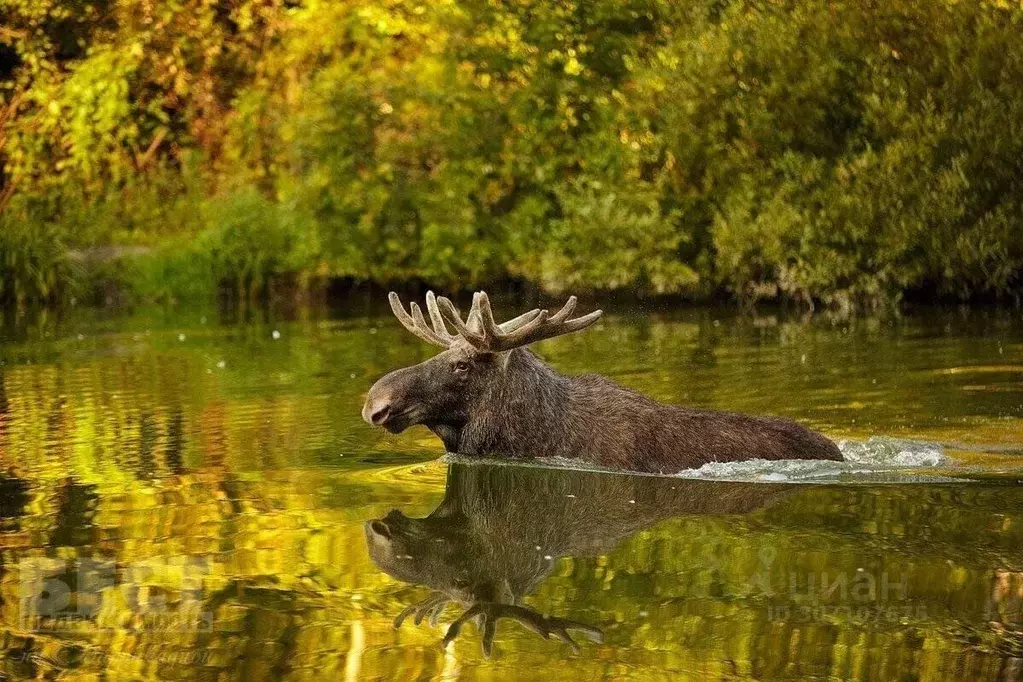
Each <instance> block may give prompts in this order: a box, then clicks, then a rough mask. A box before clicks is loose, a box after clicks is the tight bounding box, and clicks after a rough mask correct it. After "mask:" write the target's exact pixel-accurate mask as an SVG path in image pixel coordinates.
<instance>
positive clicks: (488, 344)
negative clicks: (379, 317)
mask: <svg viewBox="0 0 1023 682" xmlns="http://www.w3.org/2000/svg"><path fill="white" fill-rule="evenodd" d="M388 298H389V300H390V304H391V309H392V310H393V311H394V314H395V316H396V317H397V318H398V320H399V321H400V322H401V324H402V326H404V327H405V328H406V329H407V330H409V331H410V332H412V333H413V334H415V335H416V336H418V337H419V338H421V339H423V340H424V341H427V342H429V343H432V344H435V345H437V346H440V347H441V348H444V349H445V350H444V351H443V352H441V353H439V354H437V355H436V356H434V357H433V358H431V359H429V360H426V361H425V362H421V363H419V364H418V365H413V366H412V367H405V368H403V369H398V370H395V371H393V372H391V373H390V374H387V375H386V376H384V377H383V378H381V379H380V380H379V381H377V382H376V383H375V384H373V386H372V388H370V390H369V394H368V395H367V396H366V402H365V405H364V406H363V408H362V416H363V419H365V420H366V422H368V423H369V424H372V425H375V426H382V427H384V428H385V429H387V430H388V431H390V432H392V433H400V432H402V431H404V430H405V429H407V428H408V427H410V426H413V425H416V424H422V425H425V426H426V427H427V428H428V429H430V430H431V431H433V433H434V434H436V435H437V436H438V437H439V438H440V439H441V441H442V442H443V443H444V447H445V448H446V449H447V450H448V452H452V453H457V454H460V455H468V456H494V457H509V458H519V459H526V458H547V457H562V458H568V459H579V460H582V461H585V462H589V463H591V464H596V465H598V466H602V467H608V468H614V469H623V470H630V471H639V472H648V473H658V472H662V473H675V472H677V471H681V470H683V469H690V468H694V467H699V466H701V465H703V464H706V463H708V462H736V461H743V460H749V459H766V460H780V459H819V460H836V461H841V460H842V455H841V453H840V452H839V449H838V447H837V446H836V445H835V444H834V443H833V442H831V441H830V440H828V439H827V438H825V437H824V436H822V435H820V434H818V433H815V432H813V431H810V430H809V429H807V428H805V427H803V426H800V425H799V424H796V423H795V422H793V421H791V420H788V419H781V418H777V417H764V416H750V415H744V414H736V413H730V412H722V411H717V410H705V409H696V408H689V407H679V406H675V405H667V404H664V403H659V402H657V401H655V400H652V399H650V398H648V397H646V396H644V395H642V394H641V393H638V392H636V391H633V390H630V389H627V388H624V387H622V386H619V385H618V384H615V383H614V382H612V381H610V380H608V379H605V378H604V377H601V376H597V375H592V374H589V375H584V376H575V377H572V376H564V375H561V374H559V373H558V372H556V371H555V370H554V369H553V368H551V367H550V366H549V365H547V364H546V363H544V362H543V361H542V360H541V359H540V358H538V357H537V356H536V355H534V354H533V353H532V352H531V351H530V350H529V349H528V348H527V346H529V345H530V344H532V343H535V342H537V341H541V340H543V339H550V338H553V337H556V336H562V335H564V334H570V333H572V332H577V331H580V330H582V329H585V328H586V327H589V326H590V325H592V324H593V323H594V322H596V321H597V320H598V319H599V318H600V316H601V314H602V311H600V310H595V311H593V312H591V313H589V314H587V315H583V316H581V317H576V318H571V319H570V317H571V315H572V313H573V312H574V311H575V307H576V297H575V296H571V297H569V299H568V302H567V303H565V305H564V307H563V308H562V309H561V310H559V311H558V312H557V313H554V314H551V313H550V312H549V311H547V310H540V309H535V310H531V311H529V312H527V313H525V314H523V315H519V316H518V317H516V318H514V319H511V320H509V321H507V322H504V323H501V324H498V323H497V322H495V321H494V315H493V312H492V310H491V307H490V299H489V298H488V297H487V294H486V293H484V292H478V293H476V294H475V295H474V296H473V301H472V308H471V309H470V311H469V314H468V316H467V317H466V318H465V319H464V320H463V319H462V316H461V314H460V313H459V312H458V310H457V309H456V308H455V305H454V304H453V303H452V302H451V301H450V300H449V299H447V298H444V297H442V296H441V297H438V296H435V295H434V294H433V292H432V291H431V292H427V294H426V307H427V311H428V313H429V316H430V321H431V322H432V326H430V325H429V324H427V322H426V320H425V318H424V317H423V312H422V310H421V309H420V308H419V306H418V305H417V304H416V303H412V304H411V306H410V309H411V314H409V312H407V311H406V310H405V309H404V307H402V304H401V301H400V300H399V298H398V295H397V294H395V293H394V292H392V293H391V294H390V295H389V297H388ZM449 325H450V327H451V328H452V329H454V331H455V333H451V331H450V330H449V328H448V326H449Z"/></svg>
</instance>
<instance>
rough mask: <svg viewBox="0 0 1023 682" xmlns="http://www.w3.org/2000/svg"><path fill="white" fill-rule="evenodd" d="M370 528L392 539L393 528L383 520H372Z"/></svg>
mask: <svg viewBox="0 0 1023 682" xmlns="http://www.w3.org/2000/svg"><path fill="white" fill-rule="evenodd" d="M369 527H370V529H371V530H372V531H373V532H374V533H376V534H377V535H380V536H382V537H385V538H387V539H388V540H390V539H391V529H390V528H388V527H387V524H386V523H384V522H383V521H371V522H370V524H369Z"/></svg>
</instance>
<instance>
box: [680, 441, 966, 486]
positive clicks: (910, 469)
mask: <svg viewBox="0 0 1023 682" xmlns="http://www.w3.org/2000/svg"><path fill="white" fill-rule="evenodd" d="M838 447H839V450H841V451H842V456H843V457H845V461H844V462H832V461H828V460H802V459H788V460H777V461H770V460H764V459H751V460H746V461H744V462H709V463H707V464H704V465H703V466H701V467H699V468H697V469H687V470H685V471H681V472H679V473H678V476H680V477H681V478H704V479H714V480H729V481H800V482H825V481H837V480H841V481H854V480H864V481H870V482H872V483H877V482H879V481H883V480H892V481H908V480H920V478H921V476H923V477H924V478H926V479H927V480H929V481H936V480H953V479H950V478H948V477H946V476H941V475H937V474H936V473H933V472H927V471H926V470H927V469H933V468H935V467H942V466H947V465H949V464H951V459H949V457H948V456H947V455H945V448H944V447H943V446H942V445H941V444H940V443H929V442H924V441H912V440H904V439H899V438H887V437H884V436H875V437H872V438H869V439H867V440H866V441H862V442H861V441H849V440H843V441H840V442H839V444H838Z"/></svg>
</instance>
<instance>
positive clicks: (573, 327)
mask: <svg viewBox="0 0 1023 682" xmlns="http://www.w3.org/2000/svg"><path fill="white" fill-rule="evenodd" d="M577 301H578V299H576V297H575V296H570V297H569V298H568V302H567V303H565V305H564V307H562V309H561V310H559V311H558V312H557V313H555V314H554V315H551V314H550V313H549V312H548V311H546V310H531V311H529V312H528V313H525V314H524V315H519V316H518V317H516V318H515V319H513V320H509V321H508V322H505V323H504V324H501V325H498V324H497V323H496V322H495V321H494V313H493V311H492V310H491V309H490V298H489V297H488V296H487V294H486V293H485V292H482V291H481V292H479V293H477V294H476V295H475V296H473V300H472V307H473V311H475V312H476V315H475V316H474V315H473V312H470V313H469V318H468V320H467V321H465V322H463V321H462V318H461V317H460V316H459V314H458V311H457V310H456V309H455V306H454V304H452V303H451V301H449V300H448V299H446V298H444V297H441V298H439V299H437V303H438V304H439V305H440V312H441V314H442V315H443V317H444V320H445V321H446V322H448V323H450V324H451V326H453V327H454V328H455V330H456V331H457V332H458V334H459V335H460V336H461V337H462V338H463V339H465V340H466V341H467V342H469V343H470V344H471V345H473V346H475V347H476V348H477V349H479V350H483V351H490V352H493V353H497V352H501V351H508V350H512V349H513V348H520V347H522V346H528V345H529V344H531V343H536V342H537V341H542V340H543V339H550V338H553V337H555V336H562V335H564V334H571V333H572V332H577V331H579V330H580V329H585V328H586V327H588V326H590V325H591V324H593V323H594V322H596V321H597V320H598V319H599V318H600V316H601V315H602V314H603V311H600V310H595V311H593V312H592V313H590V314H588V315H583V316H582V317H577V318H575V319H572V320H570V319H568V316H569V315H571V314H572V311H573V310H575V305H576V302H577Z"/></svg>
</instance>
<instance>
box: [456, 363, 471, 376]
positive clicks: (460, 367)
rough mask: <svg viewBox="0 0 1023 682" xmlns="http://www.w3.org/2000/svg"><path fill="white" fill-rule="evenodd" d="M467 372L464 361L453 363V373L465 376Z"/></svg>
mask: <svg viewBox="0 0 1023 682" xmlns="http://www.w3.org/2000/svg"><path fill="white" fill-rule="evenodd" d="M468 371H469V363H468V362H466V361H465V360H458V361H456V362H455V373H456V374H465V373H466V372H468Z"/></svg>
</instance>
